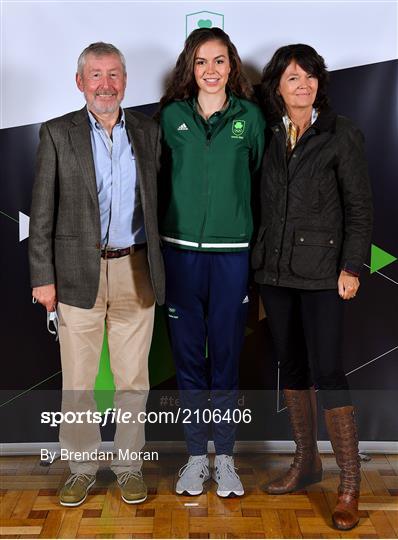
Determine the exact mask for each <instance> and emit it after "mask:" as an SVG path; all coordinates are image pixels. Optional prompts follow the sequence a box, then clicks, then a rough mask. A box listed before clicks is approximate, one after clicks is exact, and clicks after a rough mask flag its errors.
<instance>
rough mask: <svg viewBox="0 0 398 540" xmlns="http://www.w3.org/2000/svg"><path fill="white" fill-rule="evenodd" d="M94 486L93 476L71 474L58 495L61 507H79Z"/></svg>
mask: <svg viewBox="0 0 398 540" xmlns="http://www.w3.org/2000/svg"><path fill="white" fill-rule="evenodd" d="M94 484H95V474H85V473H73V474H71V475H70V476H69V478H68V479H67V481H66V482H65V484H64V486H63V487H62V489H61V491H60V493H59V502H60V503H61V504H62V506H79V505H80V504H82V503H83V502H84V501H85V500H86V498H87V494H88V491H89V489H90V488H91V486H93V485H94Z"/></svg>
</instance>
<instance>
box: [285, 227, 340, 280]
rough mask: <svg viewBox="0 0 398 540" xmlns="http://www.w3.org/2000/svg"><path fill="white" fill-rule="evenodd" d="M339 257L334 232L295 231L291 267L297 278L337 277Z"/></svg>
mask: <svg viewBox="0 0 398 540" xmlns="http://www.w3.org/2000/svg"><path fill="white" fill-rule="evenodd" d="M337 256H338V249H337V236H336V234H335V233H334V232H333V231H328V230H308V229H298V230H296V231H295V234H294V244H293V250H292V257H291V262H290V266H291V269H292V271H293V273H294V274H296V275H297V276H300V277H304V278H310V279H324V278H328V277H333V276H336V274H337Z"/></svg>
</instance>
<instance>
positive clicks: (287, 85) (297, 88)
mask: <svg viewBox="0 0 398 540" xmlns="http://www.w3.org/2000/svg"><path fill="white" fill-rule="evenodd" d="M278 91H279V93H280V95H281V96H282V99H283V101H284V102H285V106H286V109H287V110H288V111H289V110H291V109H306V108H312V105H313V104H314V101H315V98H316V93H317V91H318V79H317V78H316V77H315V76H314V75H311V74H310V73H307V72H306V71H304V69H302V68H301V67H300V66H299V65H298V64H297V62H296V61H295V60H292V62H290V64H289V65H288V66H287V68H286V69H285V71H284V72H283V73H282V76H281V79H280V81H279V87H278Z"/></svg>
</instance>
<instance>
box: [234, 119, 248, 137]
mask: <svg viewBox="0 0 398 540" xmlns="http://www.w3.org/2000/svg"><path fill="white" fill-rule="evenodd" d="M245 128H246V122H245V120H232V135H231V137H232V138H233V139H243V134H244V132H245Z"/></svg>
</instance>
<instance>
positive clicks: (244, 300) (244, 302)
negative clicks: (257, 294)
mask: <svg viewBox="0 0 398 540" xmlns="http://www.w3.org/2000/svg"><path fill="white" fill-rule="evenodd" d="M248 303H249V297H248V296H247V295H246V296H245V297H244V299H243V302H242V304H248Z"/></svg>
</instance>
